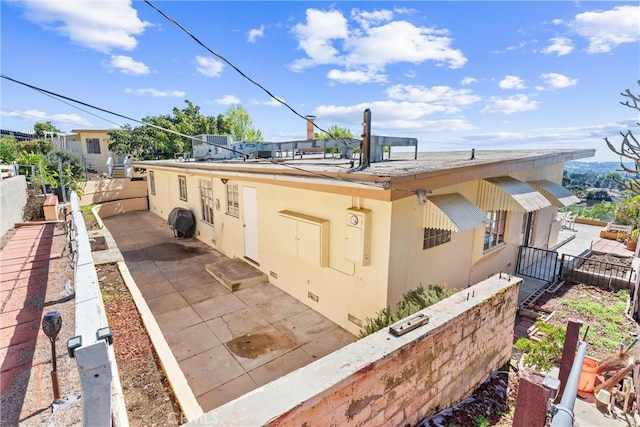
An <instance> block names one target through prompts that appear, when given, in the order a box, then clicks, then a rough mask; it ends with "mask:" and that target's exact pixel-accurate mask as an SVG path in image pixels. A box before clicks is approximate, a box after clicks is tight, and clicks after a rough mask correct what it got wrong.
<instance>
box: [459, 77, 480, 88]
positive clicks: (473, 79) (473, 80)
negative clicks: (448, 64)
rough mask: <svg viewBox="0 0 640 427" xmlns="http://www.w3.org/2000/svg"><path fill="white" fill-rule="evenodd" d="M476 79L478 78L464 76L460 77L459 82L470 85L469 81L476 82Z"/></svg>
mask: <svg viewBox="0 0 640 427" xmlns="http://www.w3.org/2000/svg"><path fill="white" fill-rule="evenodd" d="M477 81H478V79H476V78H473V77H465V78H464V79H462V81H461V82H460V84H461V85H464V86H466V85H470V84H471V83H476V82H477Z"/></svg>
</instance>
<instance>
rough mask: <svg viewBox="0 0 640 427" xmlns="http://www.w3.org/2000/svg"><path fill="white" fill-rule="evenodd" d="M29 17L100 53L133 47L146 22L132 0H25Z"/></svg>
mask: <svg viewBox="0 0 640 427" xmlns="http://www.w3.org/2000/svg"><path fill="white" fill-rule="evenodd" d="M20 5H21V6H22V7H24V8H25V9H26V16H27V18H28V19H29V20H31V21H33V22H35V23H37V24H39V25H40V26H41V27H42V28H44V29H46V30H51V31H54V32H56V33H58V34H60V35H62V36H65V37H68V38H69V39H71V40H72V41H73V42H74V43H77V44H78V45H80V46H84V47H88V48H90V49H94V50H97V51H99V52H103V53H109V52H110V51H111V50H113V49H122V50H133V49H135V48H136V46H137V44H138V41H137V40H136V38H135V36H138V35H140V34H142V33H143V32H144V30H145V28H146V27H147V26H149V25H150V23H149V22H146V21H141V20H140V18H138V12H137V11H136V9H135V8H133V7H132V6H131V0H110V1H93V0H83V1H24V2H20Z"/></svg>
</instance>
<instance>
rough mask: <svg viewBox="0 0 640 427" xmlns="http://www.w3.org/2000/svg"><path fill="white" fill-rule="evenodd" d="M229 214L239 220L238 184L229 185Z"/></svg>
mask: <svg viewBox="0 0 640 427" xmlns="http://www.w3.org/2000/svg"><path fill="white" fill-rule="evenodd" d="M227 213H228V214H229V215H231V216H235V217H236V218H238V217H239V216H240V201H239V200H238V184H227Z"/></svg>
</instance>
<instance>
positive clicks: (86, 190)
mask: <svg viewBox="0 0 640 427" xmlns="http://www.w3.org/2000/svg"><path fill="white" fill-rule="evenodd" d="M80 187H81V188H82V192H83V194H82V198H80V206H88V205H93V204H96V203H103V202H107V201H109V200H120V199H132V198H136V197H146V196H147V183H146V182H145V181H132V180H131V179H129V178H114V179H104V180H92V181H86V182H83V183H81V184H80Z"/></svg>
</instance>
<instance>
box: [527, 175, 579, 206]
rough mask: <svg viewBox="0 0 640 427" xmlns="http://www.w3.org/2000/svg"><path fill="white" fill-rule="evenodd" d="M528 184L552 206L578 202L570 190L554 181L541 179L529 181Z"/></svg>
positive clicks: (569, 204)
mask: <svg viewBox="0 0 640 427" xmlns="http://www.w3.org/2000/svg"><path fill="white" fill-rule="evenodd" d="M528 184H529V185H531V186H532V187H533V188H535V189H536V190H538V191H539V192H540V193H542V195H543V196H544V197H546V198H547V199H548V200H549V201H550V202H551V203H553V205H554V206H557V207H559V208H561V207H565V206H571V205H575V204H576V203H580V199H579V198H578V197H577V196H575V195H574V194H573V193H572V192H571V190H568V189H566V188H564V187H563V186H562V185H560V184H556V183H555V182H551V181H548V180H546V179H541V180H539V181H530V182H528Z"/></svg>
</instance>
